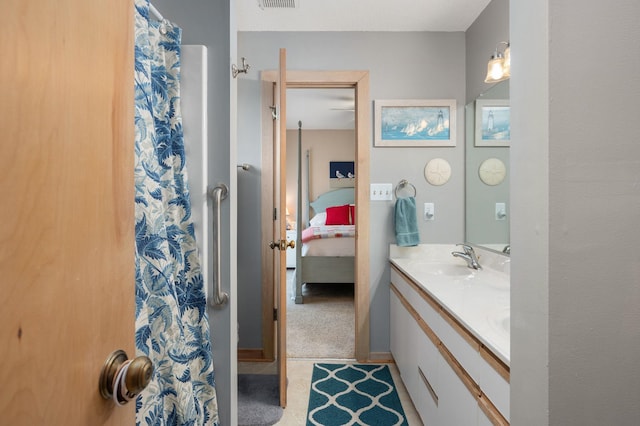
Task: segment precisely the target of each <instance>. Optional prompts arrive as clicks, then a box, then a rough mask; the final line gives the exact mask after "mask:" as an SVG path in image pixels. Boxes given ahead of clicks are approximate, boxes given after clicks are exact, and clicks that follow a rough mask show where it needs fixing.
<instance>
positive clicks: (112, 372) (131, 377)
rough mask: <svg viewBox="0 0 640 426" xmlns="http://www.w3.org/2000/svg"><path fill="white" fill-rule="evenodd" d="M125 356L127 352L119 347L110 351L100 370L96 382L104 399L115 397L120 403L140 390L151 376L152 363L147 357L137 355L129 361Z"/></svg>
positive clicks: (145, 385) (127, 400) (124, 402)
mask: <svg viewBox="0 0 640 426" xmlns="http://www.w3.org/2000/svg"><path fill="white" fill-rule="evenodd" d="M127 358H128V357H127V353H126V352H125V351H123V350H121V349H118V350H117V351H114V352H112V353H111V354H110V355H109V357H108V358H107V360H106V361H105V363H104V366H103V367H102V371H100V381H99V384H98V388H99V389H100V395H102V397H103V398H104V399H112V398H113V399H114V400H116V399H117V402H118V404H120V405H123V404H126V403H127V402H129V400H130V399H132V398H134V397H135V396H136V395H138V394H139V393H140V392H142V391H143V390H144V388H146V387H147V385H149V383H150V382H151V377H152V376H153V363H152V362H151V360H150V359H149V358H148V357H146V356H139V357H136V358H134V359H133V360H131V361H128V359H127ZM125 368H126V370H124V369H125ZM118 379H120V380H118ZM122 384H124V386H122ZM114 394H115V396H114Z"/></svg>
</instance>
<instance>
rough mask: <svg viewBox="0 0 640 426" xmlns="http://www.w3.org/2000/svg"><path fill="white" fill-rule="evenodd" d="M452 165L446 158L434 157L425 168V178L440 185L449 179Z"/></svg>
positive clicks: (433, 183) (432, 183)
mask: <svg viewBox="0 0 640 426" xmlns="http://www.w3.org/2000/svg"><path fill="white" fill-rule="evenodd" d="M450 177H451V165H450V164H449V162H448V161H447V160H445V159H444V158H434V159H433V160H431V161H429V162H428V163H427V165H426V166H425V168H424V178H425V179H426V180H427V182H429V183H430V184H431V185H435V186H440V185H444V184H445V183H447V182H448V181H449V178H450Z"/></svg>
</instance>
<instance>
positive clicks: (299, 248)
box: [295, 121, 302, 304]
mask: <svg viewBox="0 0 640 426" xmlns="http://www.w3.org/2000/svg"><path fill="white" fill-rule="evenodd" d="M297 204H298V206H297V208H296V289H295V291H296V296H295V302H296V303H297V304H300V303H302V121H298V202H297Z"/></svg>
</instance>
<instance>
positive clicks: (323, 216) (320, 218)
mask: <svg viewBox="0 0 640 426" xmlns="http://www.w3.org/2000/svg"><path fill="white" fill-rule="evenodd" d="M326 222H327V213H326V212H322V213H318V214H317V215H315V216H314V217H312V218H311V220H310V221H309V225H311V226H324V224H325V223H326Z"/></svg>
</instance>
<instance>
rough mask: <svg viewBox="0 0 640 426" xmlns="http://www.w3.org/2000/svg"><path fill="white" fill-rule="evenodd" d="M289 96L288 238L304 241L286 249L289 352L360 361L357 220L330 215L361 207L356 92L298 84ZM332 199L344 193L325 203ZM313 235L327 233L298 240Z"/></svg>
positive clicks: (289, 354)
mask: <svg viewBox="0 0 640 426" xmlns="http://www.w3.org/2000/svg"><path fill="white" fill-rule="evenodd" d="M286 97H287V101H286V108H287V113H286V120H287V126H286V127H287V137H286V143H287V147H286V153H287V155H286V165H284V166H285V167H286V205H287V240H289V241H291V240H293V241H296V244H298V245H300V243H301V242H304V243H303V244H302V245H300V247H298V248H296V249H291V248H289V249H287V253H286V257H287V268H288V269H287V299H286V301H287V302H286V303H287V315H286V335H287V338H286V342H287V344H286V351H287V357H288V358H290V359H291V358H294V359H295V358H315V359H323V358H324V359H355V307H354V298H355V297H354V296H355V288H354V285H355V283H354V282H355V277H354V275H355V274H354V271H355V268H354V266H355V237H354V235H355V229H356V226H357V224H356V222H355V221H354V220H353V218H352V217H351V216H350V215H349V214H346V215H344V216H341V217H340V219H341V220H335V219H334V218H333V217H331V219H333V220H332V221H330V220H329V217H328V216H327V215H328V213H329V212H330V211H339V210H340V209H342V211H344V212H345V213H348V212H349V208H350V207H353V208H354V209H355V197H354V188H355V186H356V182H357V178H358V177H357V176H356V174H355V160H356V158H355V154H356V137H355V134H356V133H355V132H356V129H355V91H354V89H353V88H324V87H322V88H313V89H307V88H290V89H288V90H287V94H286ZM341 194H342V195H341ZM299 196H300V200H298V197H299ZM327 197H337V198H332V199H331V200H332V201H330V202H328V201H327V202H324V204H322V205H319V203H322V202H323V200H325V198H327ZM329 204H331V207H327V208H326V211H325V207H324V206H325V205H327V206H328V205H329ZM298 209H300V212H298ZM303 231H304V233H303ZM310 233H313V234H314V235H322V236H323V237H327V238H314V239H309V240H307V239H306V238H305V239H302V238H300V239H297V235H298V234H301V235H304V236H308V235H309V234H310ZM330 237H331V238H330ZM334 237H335V238H334Z"/></svg>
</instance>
